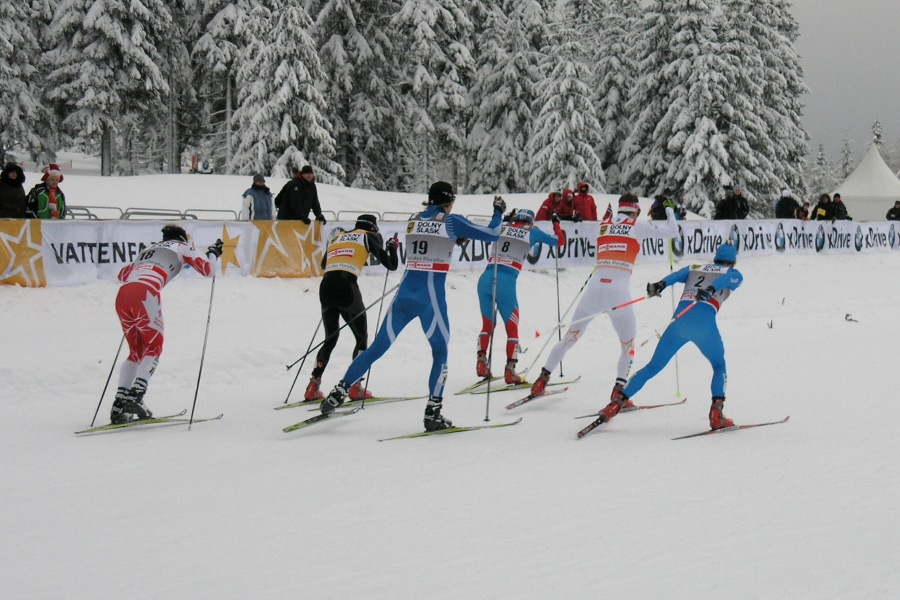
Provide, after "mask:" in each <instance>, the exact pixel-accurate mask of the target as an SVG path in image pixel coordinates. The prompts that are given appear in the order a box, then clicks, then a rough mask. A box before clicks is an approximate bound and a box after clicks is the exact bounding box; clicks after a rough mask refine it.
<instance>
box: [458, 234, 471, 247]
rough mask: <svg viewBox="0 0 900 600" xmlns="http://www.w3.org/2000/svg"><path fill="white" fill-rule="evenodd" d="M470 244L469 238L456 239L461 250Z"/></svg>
mask: <svg viewBox="0 0 900 600" xmlns="http://www.w3.org/2000/svg"><path fill="white" fill-rule="evenodd" d="M468 243H469V238H464V237H460V238H456V245H457V246H459V247H460V248H462V247H463V246H465V245H466V244H468Z"/></svg>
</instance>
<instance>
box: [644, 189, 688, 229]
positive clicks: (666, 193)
mask: <svg viewBox="0 0 900 600" xmlns="http://www.w3.org/2000/svg"><path fill="white" fill-rule="evenodd" d="M671 195H672V192H671V191H670V190H669V188H666V189H664V190H663V191H662V194H660V195H658V196H655V197H654V198H653V204H652V205H651V206H650V218H651V219H652V220H654V221H665V220H666V202H670V203H671V204H674V206H673V207H672V210H673V211H675V219H676V220H678V221H683V220H684V217H685V215H687V210H685V208H684V200H683V199H682V198H678V199H676V200H674V201H673V200H672V199H671V197H670V196H671Z"/></svg>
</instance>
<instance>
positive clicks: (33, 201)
mask: <svg viewBox="0 0 900 600" xmlns="http://www.w3.org/2000/svg"><path fill="white" fill-rule="evenodd" d="M62 180H63V174H62V169H60V167H59V165H58V164H56V163H50V164H49V165H47V167H46V168H45V169H44V175H43V177H41V183H39V184H37V185H36V186H34V187H33V188H31V191H30V192H28V199H27V201H26V211H27V213H28V215H27V218H30V219H65V218H66V195H65V194H64V193H63V191H62V190H61V189H59V184H60V183H62Z"/></svg>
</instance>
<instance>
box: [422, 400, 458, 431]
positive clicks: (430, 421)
mask: <svg viewBox="0 0 900 600" xmlns="http://www.w3.org/2000/svg"><path fill="white" fill-rule="evenodd" d="M442 400H443V398H435V397H434V396H432V397H430V398H429V399H428V404H427V405H426V406H425V421H424V423H425V431H440V430H441V429H449V428H451V427H453V422H452V421H450V419H448V418H446V417H444V416H443V415H441V402H442Z"/></svg>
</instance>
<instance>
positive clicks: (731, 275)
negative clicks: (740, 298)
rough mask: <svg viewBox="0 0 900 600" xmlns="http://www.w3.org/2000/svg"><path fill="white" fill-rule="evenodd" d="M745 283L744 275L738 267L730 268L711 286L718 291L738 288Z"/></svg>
mask: <svg viewBox="0 0 900 600" xmlns="http://www.w3.org/2000/svg"><path fill="white" fill-rule="evenodd" d="M742 283H744V276H743V275H741V272H740V271H738V270H737V269H730V270H729V271H728V272H727V273H722V274H721V275H719V276H718V277H716V280H715V281H713V282H712V284H711V285H710V286H709V287H711V288H713V289H714V290H715V291H716V292H719V291H722V290H732V291H734V290H736V289H738V288H739V287H741V284H742Z"/></svg>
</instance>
